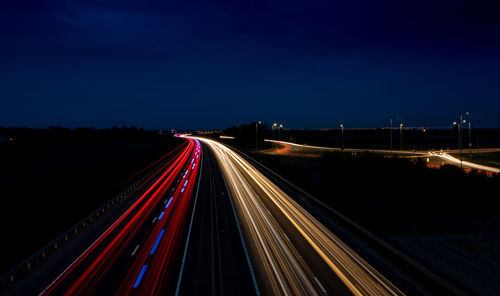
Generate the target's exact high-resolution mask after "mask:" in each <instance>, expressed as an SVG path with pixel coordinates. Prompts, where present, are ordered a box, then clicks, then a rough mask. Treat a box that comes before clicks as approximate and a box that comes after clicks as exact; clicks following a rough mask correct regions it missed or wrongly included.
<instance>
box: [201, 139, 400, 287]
mask: <svg viewBox="0 0 500 296" xmlns="http://www.w3.org/2000/svg"><path fill="white" fill-rule="evenodd" d="M199 140H200V141H202V142H203V143H204V144H206V145H207V146H209V147H210V148H211V149H212V151H213V152H214V154H215V156H216V157H217V160H218V163H219V165H220V167H221V169H222V172H223V174H224V177H225V180H226V183H227V186H228V188H229V192H230V194H231V200H232V202H233V204H234V207H235V209H236V213H237V217H238V219H239V222H240V225H241V227H242V229H243V236H244V241H245V245H246V247H247V249H248V250H249V253H250V259H251V262H252V265H253V266H254V271H255V275H256V278H257V282H258V287H259V290H260V291H261V292H262V293H263V294H265V295H271V294H274V295H293V294H294V295H324V294H334V295H351V294H354V295H402V294H403V293H402V292H401V291H399V290H398V289H397V288H396V287H395V286H394V285H393V284H392V283H391V282H390V281H388V280H387V279H386V278H385V277H384V276H382V275H381V274H380V273H378V272H377V271H376V270H375V269H374V268H373V267H372V266H370V265H369V264H368V263H367V262H366V261H364V260H363V259H362V258H361V257H360V256H359V255H358V254H357V253H356V252H355V251H353V250H352V249H351V248H349V246H347V245H346V244H345V243H344V242H343V241H342V240H340V239H339V238H338V237H337V236H335V235H334V234H333V233H332V232H331V231H330V230H328V229H327V228H326V227H325V226H324V225H323V224H322V223H321V222H319V221H318V220H317V219H315V218H314V217H313V216H312V215H310V214H309V213H308V212H307V211H306V210H304V208H302V207H301V206H300V205H299V204H297V203H296V202H295V201H294V200H293V199H292V198H290V196H288V195H287V194H286V193H285V192H283V191H282V190H281V189H280V188H279V187H278V186H276V185H275V184H274V183H272V182H271V181H270V180H269V179H267V178H266V177H265V176H264V175H262V174H261V173H260V172H259V171H258V170H256V169H255V168H254V167H253V166H251V165H250V164H249V163H248V162H247V161H246V160H245V159H243V158H242V157H241V156H239V155H238V154H236V153H235V152H234V151H232V150H231V149H229V148H227V147H226V146H224V145H221V144H220V143H218V142H215V141H212V140H208V139H202V138H200V139H199Z"/></svg>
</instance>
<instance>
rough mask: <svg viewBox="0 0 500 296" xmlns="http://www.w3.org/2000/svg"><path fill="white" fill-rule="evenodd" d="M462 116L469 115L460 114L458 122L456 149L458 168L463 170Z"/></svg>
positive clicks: (466, 113)
mask: <svg viewBox="0 0 500 296" xmlns="http://www.w3.org/2000/svg"><path fill="white" fill-rule="evenodd" d="M464 115H469V112H465V113H460V122H459V124H458V149H459V155H460V168H463V165H462V124H463V123H464V121H465V120H464V119H463V116H464Z"/></svg>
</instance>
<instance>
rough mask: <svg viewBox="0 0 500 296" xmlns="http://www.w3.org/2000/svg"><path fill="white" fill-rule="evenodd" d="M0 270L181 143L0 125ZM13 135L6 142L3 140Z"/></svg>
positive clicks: (133, 133)
mask: <svg viewBox="0 0 500 296" xmlns="http://www.w3.org/2000/svg"><path fill="white" fill-rule="evenodd" d="M0 135H3V136H4V138H5V139H6V140H4V141H3V142H0V163H1V166H0V186H1V188H2V191H1V201H2V207H1V215H0V224H1V231H2V237H3V238H4V239H5V240H3V242H4V243H3V245H2V249H3V252H2V254H8V256H5V255H4V256H2V266H1V269H0V273H1V274H4V273H5V272H7V271H8V270H9V269H11V268H13V267H14V266H15V265H17V264H19V263H20V262H21V261H23V260H24V259H26V258H27V257H29V256H30V255H31V254H32V253H34V252H36V251H37V250H38V249H40V248H41V247H42V246H44V245H45V244H47V243H48V242H50V241H51V240H52V239H54V238H56V237H57V236H58V235H60V234H61V233H63V232H64V231H65V230H67V229H68V228H69V227H71V226H72V225H73V224H75V223H77V222H78V221H79V220H81V219H82V218H84V217H85V216H87V215H88V214H89V213H91V212H92V211H94V210H95V209H97V208H98V207H99V206H101V205H102V204H103V203H105V202H106V201H107V200H109V199H110V198H111V197H112V196H113V195H114V194H117V193H119V192H120V191H121V190H122V189H124V188H125V187H126V186H127V185H128V184H129V183H130V182H132V181H133V180H134V179H135V178H137V177H139V176H134V174H135V173H137V172H138V171H140V170H141V169H142V168H144V167H146V166H147V165H148V164H150V163H152V162H153V161H155V160H156V159H158V158H160V157H161V156H163V155H164V154H165V153H167V152H169V151H171V150H172V149H174V148H175V147H177V146H179V145H180V144H181V143H182V140H179V139H176V138H173V137H164V136H161V135H159V134H158V132H145V131H143V130H138V129H136V128H122V129H118V128H115V129H109V130H93V129H76V130H68V129H61V128H52V129H49V130H32V129H0ZM9 138H12V140H9Z"/></svg>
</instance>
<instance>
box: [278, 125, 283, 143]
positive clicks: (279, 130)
mask: <svg viewBox="0 0 500 296" xmlns="http://www.w3.org/2000/svg"><path fill="white" fill-rule="evenodd" d="M282 128H283V124H280V126H279V127H278V139H279V138H280V136H281V129H282Z"/></svg>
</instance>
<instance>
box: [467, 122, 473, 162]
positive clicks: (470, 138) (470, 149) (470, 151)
mask: <svg viewBox="0 0 500 296" xmlns="http://www.w3.org/2000/svg"><path fill="white" fill-rule="evenodd" d="M468 123H469V158H470V154H471V153H472V135H471V130H470V120H469V122H468Z"/></svg>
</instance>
